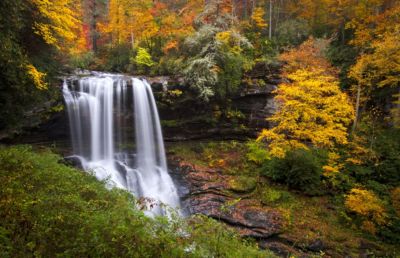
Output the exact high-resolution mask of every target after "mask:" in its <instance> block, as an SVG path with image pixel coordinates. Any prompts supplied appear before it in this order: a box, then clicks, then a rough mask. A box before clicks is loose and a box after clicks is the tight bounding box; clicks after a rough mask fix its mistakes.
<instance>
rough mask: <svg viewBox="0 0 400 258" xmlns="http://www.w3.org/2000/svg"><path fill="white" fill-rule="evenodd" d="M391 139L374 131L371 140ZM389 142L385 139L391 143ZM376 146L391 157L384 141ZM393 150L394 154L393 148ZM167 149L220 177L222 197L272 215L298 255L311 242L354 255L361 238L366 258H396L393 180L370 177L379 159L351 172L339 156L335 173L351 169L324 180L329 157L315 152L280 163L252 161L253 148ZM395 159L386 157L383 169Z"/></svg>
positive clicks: (233, 144)
mask: <svg viewBox="0 0 400 258" xmlns="http://www.w3.org/2000/svg"><path fill="white" fill-rule="evenodd" d="M398 134H399V132H398V131H397V132H396V134H393V132H388V131H382V132H380V136H379V137H388V136H389V135H391V136H392V137H393V135H396V137H398ZM395 140H396V141H395ZM397 140H398V139H397V138H391V141H392V142H393V143H394V142H397ZM383 146H385V147H384V148H387V149H390V150H393V149H392V148H393V145H390V144H388V143H387V142H386V144H385V145H383ZM380 148H382V146H379V147H378V146H375V147H374V150H375V151H379V152H382V151H383V150H382V149H380ZM395 148H396V149H397V151H398V148H399V147H398V144H396V147H395ZM168 149H169V152H170V155H172V156H177V157H179V158H180V159H182V160H184V161H185V164H191V165H192V166H193V167H194V168H195V169H196V170H198V171H205V170H207V169H212V170H211V171H214V173H216V174H220V175H221V177H223V176H228V177H229V178H231V179H229V182H228V184H229V186H228V189H230V191H231V192H230V193H227V192H223V194H224V195H229V196H231V197H232V198H244V199H255V200H258V201H259V202H260V203H261V204H262V205H263V206H265V207H274V208H276V209H278V210H279V211H280V212H281V213H282V214H284V216H285V218H286V220H287V224H288V226H287V228H286V230H285V232H284V233H283V234H282V235H283V236H284V237H287V238H289V239H295V240H296V243H297V245H300V246H301V245H304V246H305V247H304V248H306V246H307V243H309V241H312V240H313V239H315V238H317V239H320V240H321V241H323V242H324V243H325V245H326V246H329V248H332V249H337V251H340V252H345V251H346V248H348V250H347V251H348V252H349V255H358V248H359V246H358V245H359V241H364V240H361V239H366V240H365V241H373V242H374V243H375V248H376V249H375V250H371V251H372V252H373V253H375V252H378V253H380V255H382V250H385V251H383V253H384V254H386V256H387V257H396V254H397V253H398V251H399V250H397V249H396V248H395V246H397V245H398V243H399V239H398V236H399V231H398V229H399V226H398V223H399V213H398V211H399V210H398V196H397V195H398V191H399V189H398V185H399V181H396V182H394V181H391V183H389V182H388V181H387V180H379V179H377V178H376V177H374V176H373V175H374V174H375V175H376V173H374V172H373V171H382V170H380V169H379V167H380V166H381V165H384V164H385V163H386V159H385V158H382V157H381V160H380V161H376V162H377V163H374V164H371V166H370V165H367V164H364V165H361V164H360V165H357V166H355V165H354V164H353V163H352V162H351V161H349V160H347V159H348V158H347V157H340V160H342V162H343V163H342V165H343V167H348V168H350V167H351V168H352V169H349V170H347V173H346V174H344V173H339V172H336V173H335V174H334V175H332V174H326V169H327V166H329V164H331V163H330V159H329V155H328V154H327V153H326V152H321V151H320V150H316V149H313V150H304V149H303V150H302V149H300V150H294V151H290V152H288V153H287V155H286V156H285V157H284V158H278V157H275V158H271V159H266V158H265V155H264V154H263V155H260V145H259V143H257V142H255V141H249V142H247V143H244V142H237V141H221V142H216V141H211V142H207V141H205V142H190V143H175V144H171V145H170V146H169V148H168ZM261 150H262V149H261ZM398 159H399V157H398V156H397V157H396V158H395V159H393V158H392V159H391V161H392V162H391V164H393V165H394V164H396V162H398ZM346 160H347V161H346ZM337 162H338V160H337ZM331 166H332V165H331ZM375 169H376V170H375ZM367 170H369V171H370V174H369V176H367V175H366V174H365V171H367ZM389 171H396V172H397V171H398V170H391V169H389V170H388V171H387V172H389ZM345 246H346V247H345ZM379 250H381V251H379ZM375 254H376V255H377V256H380V255H379V254H377V253H375Z"/></svg>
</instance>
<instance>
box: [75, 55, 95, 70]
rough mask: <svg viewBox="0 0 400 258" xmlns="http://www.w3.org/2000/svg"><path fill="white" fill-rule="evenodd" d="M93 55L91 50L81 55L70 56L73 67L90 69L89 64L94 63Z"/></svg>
mask: <svg viewBox="0 0 400 258" xmlns="http://www.w3.org/2000/svg"><path fill="white" fill-rule="evenodd" d="M94 59H95V55H94V52H93V51H89V52H86V53H83V54H81V55H77V56H72V57H71V64H72V66H73V67H77V68H81V69H90V67H91V65H93V64H94Z"/></svg>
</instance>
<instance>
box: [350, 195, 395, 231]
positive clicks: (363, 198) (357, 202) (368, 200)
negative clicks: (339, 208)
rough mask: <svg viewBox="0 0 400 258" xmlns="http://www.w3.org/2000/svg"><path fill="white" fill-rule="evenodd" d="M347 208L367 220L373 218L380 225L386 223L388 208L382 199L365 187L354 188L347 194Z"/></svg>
mask: <svg viewBox="0 0 400 258" xmlns="http://www.w3.org/2000/svg"><path fill="white" fill-rule="evenodd" d="M345 205H346V208H347V209H348V210H349V211H351V212H354V213H356V214H358V215H360V216H362V217H363V218H364V219H365V220H372V221H373V222H374V223H376V224H378V225H385V224H386V218H387V215H386V210H385V208H384V206H383V203H382V201H381V200H380V199H379V198H378V197H377V196H376V195H375V194H374V193H373V192H372V191H368V190H364V189H359V188H353V189H351V191H350V193H349V194H347V195H346V200H345Z"/></svg>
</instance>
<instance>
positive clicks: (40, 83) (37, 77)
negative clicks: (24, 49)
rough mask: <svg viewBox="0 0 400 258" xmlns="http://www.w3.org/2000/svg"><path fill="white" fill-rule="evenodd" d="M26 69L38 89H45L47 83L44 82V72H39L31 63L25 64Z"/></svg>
mask: <svg viewBox="0 0 400 258" xmlns="http://www.w3.org/2000/svg"><path fill="white" fill-rule="evenodd" d="M26 70H27V73H28V75H29V77H30V78H31V80H32V81H33V83H34V85H35V87H36V88H37V89H39V90H46V89H47V83H46V82H44V79H45V77H46V74H45V73H42V72H39V71H38V70H37V69H36V67H34V66H33V65H32V64H28V65H26Z"/></svg>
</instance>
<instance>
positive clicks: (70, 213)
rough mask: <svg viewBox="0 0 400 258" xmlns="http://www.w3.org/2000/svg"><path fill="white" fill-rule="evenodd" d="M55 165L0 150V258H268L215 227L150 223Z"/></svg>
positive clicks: (130, 203) (24, 149)
mask: <svg viewBox="0 0 400 258" xmlns="http://www.w3.org/2000/svg"><path fill="white" fill-rule="evenodd" d="M60 160H61V157H59V156H58V155H55V154H53V153H51V152H50V151H47V150H39V151H33V150H32V148H31V147H28V146H15V147H0V182H1V188H0V217H1V220H0V257H273V255H272V254H271V253H269V252H265V251H260V250H259V249H258V248H257V246H256V245H255V244H254V243H252V242H244V241H243V240H242V239H241V238H239V237H238V235H236V234H235V233H234V232H233V231H231V230H229V229H228V228H226V227H225V226H224V225H223V224H221V223H218V222H216V221H214V220H211V219H208V218H205V217H202V216H195V217H191V218H188V219H180V218H172V219H167V218H165V217H159V218H156V219H150V218H148V217H146V216H145V215H144V214H143V212H142V211H141V210H139V209H138V208H137V202H136V200H135V199H134V198H133V196H132V195H131V194H129V193H128V192H126V191H123V190H120V189H111V190H108V189H107V188H106V187H105V182H99V181H97V180H96V178H95V177H94V176H92V175H90V174H88V173H84V172H82V171H79V170H76V169H74V168H71V167H68V166H66V165H64V164H62V163H60V162H59V161H60Z"/></svg>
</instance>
